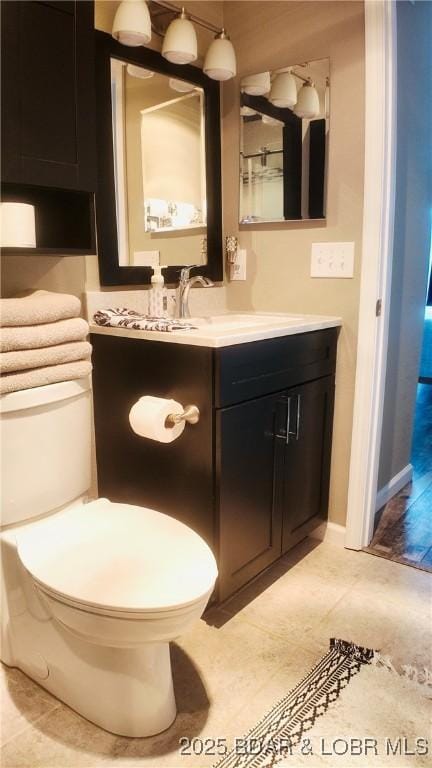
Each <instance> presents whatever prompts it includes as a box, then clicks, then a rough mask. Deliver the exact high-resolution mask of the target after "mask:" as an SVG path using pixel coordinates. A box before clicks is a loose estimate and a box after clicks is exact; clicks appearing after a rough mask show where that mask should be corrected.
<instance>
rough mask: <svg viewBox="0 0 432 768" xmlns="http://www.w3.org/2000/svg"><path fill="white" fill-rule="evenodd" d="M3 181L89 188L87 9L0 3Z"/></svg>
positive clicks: (90, 37)
mask: <svg viewBox="0 0 432 768" xmlns="http://www.w3.org/2000/svg"><path fill="white" fill-rule="evenodd" d="M1 21H2V176H3V181H6V182H14V183H19V184H33V185H39V186H48V187H59V188H63V189H79V190H83V191H93V190H94V189H95V177H96V173H95V151H94V135H95V133H94V132H95V121H94V4H93V2H92V1H91V0H80V2H69V0H65V1H64V2H35V1H33V2H26V1H20V2H16V1H15V0H9V2H4V3H2V4H1Z"/></svg>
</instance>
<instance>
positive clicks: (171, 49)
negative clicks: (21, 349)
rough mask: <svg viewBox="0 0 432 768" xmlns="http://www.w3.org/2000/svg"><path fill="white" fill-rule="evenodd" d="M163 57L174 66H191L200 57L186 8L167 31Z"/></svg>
mask: <svg viewBox="0 0 432 768" xmlns="http://www.w3.org/2000/svg"><path fill="white" fill-rule="evenodd" d="M162 56H163V57H164V59H168V61H171V62H172V63H173V64H190V63H191V62H192V61H195V60H196V59H197V57H198V42H197V36H196V32H195V28H194V25H193V24H192V22H191V21H190V19H189V17H188V16H187V14H186V11H185V9H184V8H182V9H181V13H180V16H178V18H177V19H174V21H172V22H171V24H170V25H169V27H168V29H167V31H166V34H165V37H164V41H163V44H162Z"/></svg>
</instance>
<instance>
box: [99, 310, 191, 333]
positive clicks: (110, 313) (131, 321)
mask: <svg viewBox="0 0 432 768" xmlns="http://www.w3.org/2000/svg"><path fill="white" fill-rule="evenodd" d="M93 320H94V321H95V323H96V325H107V326H109V327H110V328H132V329H133V330H135V331H164V332H167V333H170V332H171V331H192V330H196V326H195V325H191V324H190V323H182V322H180V323H179V322H178V321H177V320H171V319H170V318H165V317H151V316H150V315H141V314H140V313H139V312H135V311H134V310H133V309H120V308H117V309H99V310H98V311H97V312H96V313H95V315H94V316H93Z"/></svg>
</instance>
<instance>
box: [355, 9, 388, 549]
mask: <svg viewBox="0 0 432 768" xmlns="http://www.w3.org/2000/svg"><path fill="white" fill-rule="evenodd" d="M396 32H397V30H396V3H395V2H394V0H390V2H388V0H376V1H375V2H370V0H369V1H368V0H366V2H365V79H366V103H365V178H364V203H363V245H362V265H361V283H360V305H359V328H358V345H357V369H356V378H355V396H354V414H353V431H352V444H351V461H350V474H349V487H348V506H347V524H346V533H345V546H346V547H348V548H350V549H361V548H362V547H365V546H367V545H368V544H369V543H370V541H371V539H372V535H373V525H374V517H375V512H376V509H375V508H376V497H377V490H378V488H377V487H378V467H379V457H380V447H381V433H382V414H383V405H384V389H385V378H386V368H387V343H388V330H389V314H390V297H391V276H392V255H393V231H394V211H395V188H396V127H397V121H396V118H397V115H396V106H397V104H396V80H397V76H396V68H397V47H396V46H397V36H396ZM379 301H380V302H381V305H380V311H381V314H380V316H377V303H378V302H379Z"/></svg>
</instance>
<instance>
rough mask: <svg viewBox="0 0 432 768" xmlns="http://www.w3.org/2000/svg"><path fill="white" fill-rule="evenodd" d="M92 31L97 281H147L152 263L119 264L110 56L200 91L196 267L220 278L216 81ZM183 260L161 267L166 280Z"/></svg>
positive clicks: (175, 276)
mask: <svg viewBox="0 0 432 768" xmlns="http://www.w3.org/2000/svg"><path fill="white" fill-rule="evenodd" d="M95 36H96V107H97V120H96V131H97V160H98V181H97V191H96V229H97V243H98V260H99V277H100V284H101V285H145V284H149V283H150V278H151V275H152V269H151V267H121V266H120V265H119V262H118V240H117V215H116V200H115V184H114V155H113V134H112V110H111V64H110V60H111V58H116V59H120V60H121V61H127V62H130V63H131V64H137V65H138V66H141V67H145V68H147V69H152V70H153V71H154V72H160V73H161V74H165V75H169V76H170V77H176V78H179V79H183V80H184V79H186V80H188V81H190V82H191V83H195V84H196V85H197V86H199V87H200V88H202V89H203V91H204V101H205V120H204V123H205V151H206V188H207V264H206V265H203V266H200V268H199V273H200V274H201V275H204V276H205V277H209V278H210V279H211V280H213V281H214V282H219V281H221V280H223V253H222V183H221V130H220V86H219V83H218V82H216V81H215V80H210V78H208V77H207V75H205V74H204V72H202V70H200V69H198V68H197V67H193V66H191V65H189V64H185V65H178V64H171V63H170V62H168V61H166V60H165V59H164V58H163V57H162V56H161V54H160V53H158V52H157V51H153V50H151V49H149V48H142V47H139V48H128V47H127V46H124V45H121V44H120V43H118V42H117V41H116V40H114V39H113V38H112V37H111V35H108V34H107V33H106V32H100V31H99V30H96V31H95ZM182 266H185V265H176V266H170V267H167V269H165V270H164V271H163V274H164V277H165V282H166V283H168V284H169V283H171V284H172V283H175V282H177V281H178V278H179V276H180V270H181V269H182Z"/></svg>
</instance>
